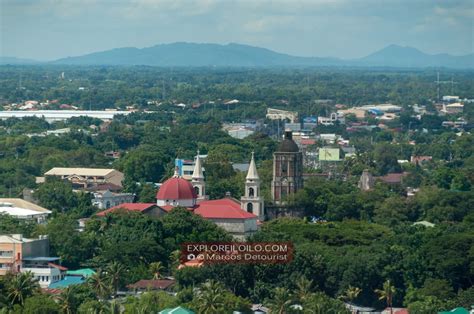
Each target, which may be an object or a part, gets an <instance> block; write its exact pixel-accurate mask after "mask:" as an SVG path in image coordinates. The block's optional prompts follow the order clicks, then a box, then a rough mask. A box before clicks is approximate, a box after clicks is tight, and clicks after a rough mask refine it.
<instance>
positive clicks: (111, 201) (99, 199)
mask: <svg viewBox="0 0 474 314" xmlns="http://www.w3.org/2000/svg"><path fill="white" fill-rule="evenodd" d="M92 194H93V196H94V198H93V199H92V205H94V206H96V207H98V208H99V209H108V208H110V207H113V206H118V205H120V204H123V203H131V202H133V200H134V198H135V195H134V194H132V193H115V192H111V191H109V190H102V191H96V192H93V193H92Z"/></svg>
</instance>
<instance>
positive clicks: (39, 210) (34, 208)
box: [0, 198, 51, 223]
mask: <svg viewBox="0 0 474 314" xmlns="http://www.w3.org/2000/svg"><path fill="white" fill-rule="evenodd" d="M0 214H4V215H9V216H12V217H14V218H18V219H30V220H35V221H36V222H37V223H45V222H46V218H47V217H48V215H49V214H51V211H50V210H47V209H46V208H43V207H41V206H38V205H36V204H33V203H31V202H28V201H25V200H22V199H21V198H0Z"/></svg>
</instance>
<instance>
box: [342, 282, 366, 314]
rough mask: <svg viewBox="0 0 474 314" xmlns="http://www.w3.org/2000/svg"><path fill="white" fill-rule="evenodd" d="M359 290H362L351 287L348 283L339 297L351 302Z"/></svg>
mask: <svg viewBox="0 0 474 314" xmlns="http://www.w3.org/2000/svg"><path fill="white" fill-rule="evenodd" d="M361 292H362V289H361V288H358V287H353V286H351V285H349V287H348V288H347V289H346V291H345V292H344V294H343V295H341V296H340V298H341V299H343V300H344V301H349V302H350V303H351V304H352V301H354V300H355V299H356V298H357V297H358V296H359V294H360V293H361ZM352 312H354V311H352Z"/></svg>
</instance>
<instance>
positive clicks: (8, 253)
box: [0, 251, 13, 257]
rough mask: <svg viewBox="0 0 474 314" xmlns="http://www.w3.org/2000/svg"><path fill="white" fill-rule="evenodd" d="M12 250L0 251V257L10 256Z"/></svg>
mask: <svg viewBox="0 0 474 314" xmlns="http://www.w3.org/2000/svg"><path fill="white" fill-rule="evenodd" d="M12 256H13V251H0V257H12Z"/></svg>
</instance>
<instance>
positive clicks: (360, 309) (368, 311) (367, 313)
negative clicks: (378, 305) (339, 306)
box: [344, 302, 378, 314]
mask: <svg viewBox="0 0 474 314" xmlns="http://www.w3.org/2000/svg"><path fill="white" fill-rule="evenodd" d="M344 305H345V306H346V308H347V309H348V310H349V311H351V313H357V314H376V313H378V312H376V309H375V308H373V307H367V306H358V305H355V304H354V303H349V302H344Z"/></svg>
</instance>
